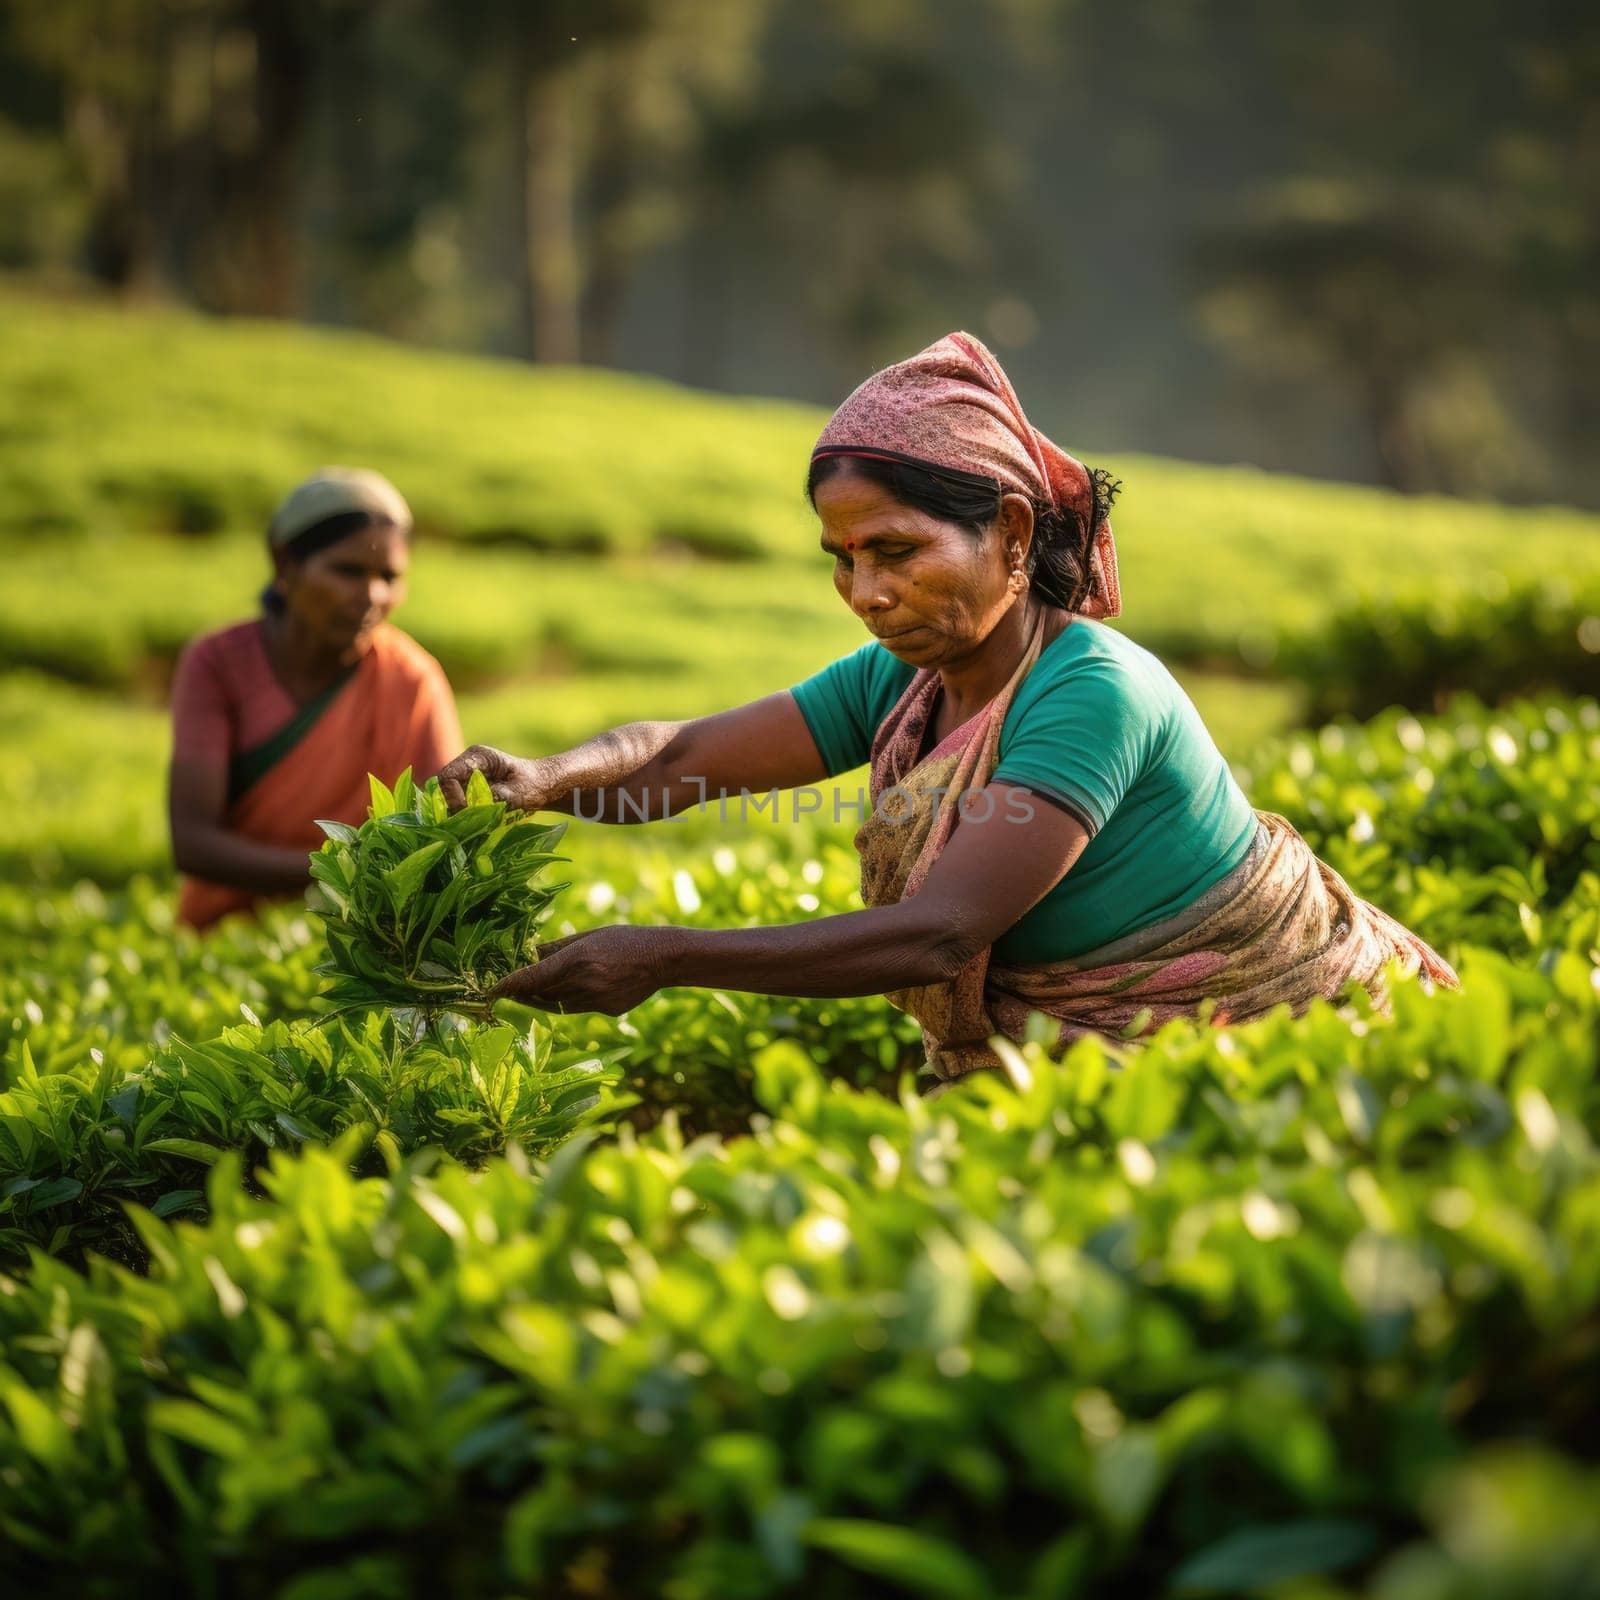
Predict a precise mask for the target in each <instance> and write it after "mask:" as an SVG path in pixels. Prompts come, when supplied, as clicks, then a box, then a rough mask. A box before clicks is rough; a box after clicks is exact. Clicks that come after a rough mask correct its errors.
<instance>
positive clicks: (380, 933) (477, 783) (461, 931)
mask: <svg viewBox="0 0 1600 1600" xmlns="http://www.w3.org/2000/svg"><path fill="white" fill-rule="evenodd" d="M319 826H320V827H321V828H322V830H323V832H324V833H326V834H327V835H328V838H327V842H326V843H324V844H323V846H322V848H321V849H320V850H318V851H317V852H316V854H315V855H313V856H312V858H311V876H312V878H313V879H314V880H315V883H316V887H315V889H314V890H313V891H312V896H313V909H316V910H318V911H319V912H320V913H321V915H322V917H323V921H324V923H325V925H326V927H327V933H328V961H327V962H326V963H325V964H324V965H323V966H322V967H321V968H320V969H319V970H321V971H323V972H325V973H327V974H329V975H330V976H331V977H332V980H333V981H332V982H331V983H330V984H329V985H328V987H327V989H326V991H325V995H324V997H325V998H326V999H327V1000H329V1001H330V1002H332V1003H333V1004H334V1005H336V1006H338V1007H340V1008H343V1009H358V1008H372V1007H382V1006H390V1007H414V1008H416V1009H417V1010H418V1011H420V1012H422V1013H424V1014H430V1015H431V1014H437V1013H439V1012H443V1011H455V1012H459V1013H462V1014H464V1015H467V1016H474V1017H479V1018H487V1017H488V1016H489V1015H490V1013H491V1011H492V1009H493V1001H492V999H491V998H490V991H491V990H492V989H493V988H494V986H495V985H496V984H497V983H498V982H499V981H500V980H501V979H502V978H504V977H506V976H508V975H509V974H510V973H512V972H514V971H516V970H517V968H519V967H523V966H526V965H528V964H529V963H530V962H532V961H536V960H537V959H538V951H537V947H536V945H535V943H534V934H535V932H536V930H537V929H538V928H539V927H540V926H541V925H542V924H543V923H544V921H545V920H546V918H547V917H548V916H549V912H550V902H551V901H552V900H553V899H554V898H555V896H556V895H557V894H558V893H559V892H560V891H561V890H562V889H564V888H566V887H567V885H566V884H557V885H554V886H551V885H547V884H544V883H542V882H541V881H540V875H541V873H542V871H543V869H544V868H545V867H546V866H548V865H549V864H550V862H552V861H558V860H561V859H563V858H562V857H559V856H556V855H554V854H553V853H552V852H551V849H550V847H551V846H552V845H554V844H555V843H556V842H557V841H558V840H559V839H560V837H561V835H562V833H563V832H564V831H565V828H566V824H565V823H555V824H551V825H547V824H544V823H540V822H538V821H536V820H535V819H534V818H533V817H531V816H525V815H523V814H521V813H519V812H516V811H513V810H512V809H511V808H509V807H508V806H506V805H505V804H504V803H503V802H501V801H497V800H495V799H494V798H493V796H492V795H491V794H490V792H489V785H488V783H487V782H486V781H485V779H484V777H483V774H482V773H478V772H475V773H473V775H472V781H471V783H470V784H469V785H468V788H467V804H466V805H465V806H464V807H463V808H462V809H461V810H460V811H458V812H456V813H455V815H454V816H452V815H451V814H450V809H449V806H448V805H447V804H446V802H445V798H444V795H443V794H442V793H441V792H440V790H439V783H438V780H437V779H436V778H430V779H429V780H428V782H427V783H425V784H423V785H422V786H421V787H420V788H419V787H417V785H416V784H415V783H413V782H412V779H411V772H410V769H409V768H408V769H407V770H406V771H405V772H403V773H402V774H401V775H400V778H399V779H398V781H397V782H396V784H395V787H394V789H393V790H392V791H391V790H390V789H389V788H388V787H387V786H386V785H385V784H384V783H383V782H382V781H381V780H379V779H377V778H373V779H372V807H371V810H370V812H369V814H368V817H367V820H366V821H365V822H364V823H363V824H362V825H361V826H360V827H359V828H353V827H351V826H349V825H348V824H347V823H343V822H323V823H321V824H319Z"/></svg>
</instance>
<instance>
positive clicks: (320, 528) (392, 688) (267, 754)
mask: <svg viewBox="0 0 1600 1600" xmlns="http://www.w3.org/2000/svg"><path fill="white" fill-rule="evenodd" d="M267 543H268V547H269V549H270V551H271V555H272V562H273V578H272V582H271V584H270V585H269V586H268V588H267V589H266V591H265V592H264V594H263V596H262V605H263V609H262V614H261V615H260V616H259V617H256V618H254V619H252V620H251V621H249V622H240V623H237V624H235V625H234V626H233V627H230V628H223V629H221V630H219V631H218V632H216V633H210V634H206V635H205V636H204V637H203V638H200V639H197V640H195V641H194V642H193V643H192V644H191V645H190V646H189V647H188V648H187V649H186V650H185V651H184V653H183V656H182V658H181V659H180V660H179V662H178V670H177V677H176V679H175V681H174V684H173V691H172V720H173V751H172V771H171V780H170V785H169V791H168V810H169V816H170V819H171V827H172V854H173V859H174V861H175V862H176V864H177V867H178V870H179V872H180V873H182V874H183V875H184V876H183V882H182V887H181V891H180V894H179V899H178V916H179V919H180V920H181V921H183V922H187V923H189V924H190V925H191V926H192V927H196V928H205V927H208V926H210V925H211V924H212V923H214V922H216V921H217V920H218V919H219V918H220V917H223V916H226V915H227V914H228V913H229V912H233V911H251V910H253V909H254V908H255V906H256V905H257V903H258V902H259V901H261V900H264V899H275V898H285V897H292V896H293V895H295V894H298V893H299V892H300V891H301V890H302V889H303V888H304V886H305V885H306V883H307V882H309V880H310V873H309V870H308V866H307V857H308V855H309V853H310V852H311V851H312V850H314V849H315V848H316V847H317V846H318V845H319V844H320V843H321V841H322V834H321V832H320V830H319V829H318V827H317V822H318V820H319V819H321V818H329V819H332V820H335V821H339V822H348V823H352V824H354V823H359V822H361V821H362V820H363V819H364V818H365V816H366V814H367V804H368V798H369V789H368V783H367V774H368V773H369V772H370V773H375V774H376V775H377V776H378V777H380V778H382V779H383V780H384V781H385V782H391V781H392V780H393V779H394V778H395V777H396V776H397V775H398V774H399V773H400V772H401V771H402V770H403V769H404V768H406V767H408V766H409V767H410V768H411V769H412V770H413V772H414V773H415V774H416V776H417V778H418V780H419V781H420V780H421V779H423V778H425V777H427V776H429V775H431V774H432V773H434V772H435V771H437V770H438V769H439V767H441V766H442V765H443V764H444V762H445V761H446V760H447V759H448V758H449V757H450V756H451V755H452V754H454V752H455V751H457V750H459V749H460V748H461V742H462V741H461V724H460V722H459V720H458V719H457V716H456V707H455V700H454V697H453V696H452V694H451V692H450V684H449V682H448V680H447V679H446V678H445V675H444V671H443V669H442V668H441V667H440V666H439V663H438V662H437V661H435V660H434V659H433V657H432V656H430V655H429V654H428V653H427V651H425V650H424V649H422V647H421V646H420V645H418V644H417V643H416V642H415V641H414V640H412V639H410V638H408V637H407V636H406V635H405V634H404V633H402V632H401V631H400V630H399V629H398V628H395V627H392V626H391V625H390V624H389V622H388V620H387V619H388V616H389V613H390V612H391V611H393V610H394V608H395V607H396V606H397V605H398V604H399V603H400V601H401V599H402V598H403V597H404V594H405V580H406V570H407V568H408V566H409V564H410V560H411V512H410V509H409V508H408V507H407V505H406V502H405V501H404V499H403V498H402V497H401V495H400V493H399V491H398V490H397V489H396V488H395V487H394V485H393V484H391V483H390V482H389V481H388V480H387V479H386V478H383V477H380V476H379V475H378V474H377V473H376V472H365V471H358V470H352V469H350V468H345V467H328V468H325V469H323V470H322V471H321V472H319V473H317V474H316V475H315V476H314V477H312V478H308V479H307V480H306V481H305V482H304V483H302V484H301V485H300V486H299V487H298V488H296V489H295V490H294V491H293V492H292V493H291V494H290V495H289V497H288V498H287V499H286V500H285V501H284V502H283V504H282V505H281V506H279V507H278V510H277V512H276V513H275V514H274V516H273V518H272V521H271V524H270V525H269V527H268V530H267Z"/></svg>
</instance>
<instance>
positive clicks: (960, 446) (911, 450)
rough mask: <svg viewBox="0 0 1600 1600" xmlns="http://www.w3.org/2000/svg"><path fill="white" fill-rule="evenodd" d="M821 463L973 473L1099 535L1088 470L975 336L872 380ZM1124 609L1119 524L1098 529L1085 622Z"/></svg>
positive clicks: (844, 415) (946, 343) (833, 422)
mask: <svg viewBox="0 0 1600 1600" xmlns="http://www.w3.org/2000/svg"><path fill="white" fill-rule="evenodd" d="M819 456H871V457H876V458H878V459H880V460H886V461H905V462H907V463H909V464H910V465H912V466H923V467H935V468H943V469H945V470H946V471H955V472H975V473H980V474H982V475H983V476H984V477H987V478H997V479H999V481H1000V484H1001V487H1002V488H1005V489H1012V490H1015V491H1016V492H1017V493H1018V494H1025V495H1027V496H1028V498H1029V499H1030V500H1035V501H1041V502H1044V503H1046V504H1049V505H1053V506H1056V507H1057V508H1058V509H1060V510H1063V511H1067V512H1072V513H1076V515H1077V516H1078V517H1079V518H1081V519H1082V525H1083V526H1084V527H1085V528H1094V484H1093V480H1092V479H1091V478H1090V476H1089V471H1088V468H1086V467H1085V466H1084V464H1083V463H1082V462H1081V461H1077V460H1074V459H1073V457H1071V456H1069V455H1068V454H1067V452H1066V451H1065V450H1063V449H1061V448H1060V447H1059V446H1058V445H1055V444H1052V443H1051V442H1050V440H1048V439H1047V438H1045V436H1044V435H1043V434H1042V433H1040V432H1039V430H1038V429H1037V428H1035V427H1034V426H1033V425H1032V423H1030V422H1029V421H1028V419H1027V417H1026V416H1025V415H1024V414H1023V410H1022V402H1021V401H1020V400H1018V399H1017V393H1016V390H1015V389H1013V388H1012V387H1011V380H1010V379H1009V378H1007V377H1006V375H1005V372H1004V371H1003V370H1002V368H1001V366H1000V363H999V362H998V361H996V360H995V358H994V357H993V356H992V355H990V353H989V352H988V350H986V349H985V348H984V346H983V344H982V343H981V342H980V341H979V340H977V339H974V338H973V337H972V335H971V334H970V333H951V334H946V335H945V337H944V338H942V339H940V340H939V341H938V343H937V344H931V345H929V346H928V348H927V349H926V350H924V351H923V352H922V353H921V354H920V355H915V356H912V357H911V358H910V359H909V360H907V361H901V362H897V363H896V364H895V365H894V366H892V367H885V368H884V369H883V371H882V372H877V373H874V374H873V375H872V377H870V378H868V379H867V381H866V382H865V383H863V384H862V385H861V387H860V388H859V389H857V390H856V391H855V393H854V394H852V395H851V396H850V398H849V399H848V400H846V401H845V402H844V404H843V405H842V406H840V407H839V409H838V410H837V411H835V412H834V414H833V416H832V417H831V418H830V419H829V422H828V425H827V427H825V428H824V429H823V430H822V437H821V438H820V439H818V440H817V447H816V449H815V450H813V451H812V453H811V458H812V460H813V461H815V460H816V459H817V458H818V457H819ZM1121 610H1122V591H1121V589H1120V587H1119V586H1118V583H1117V547H1116V544H1115V542H1114V541H1113V539H1112V537H1111V524H1110V522H1109V521H1104V522H1102V523H1101V524H1100V525H1099V527H1097V528H1094V547H1093V550H1092V553H1091V555H1090V581H1089V592H1088V594H1087V595H1086V596H1085V598H1084V599H1083V601H1082V602H1081V603H1080V605H1079V606H1078V611H1079V613H1080V614H1081V615H1083V616H1086V617H1115V616H1117V615H1119V614H1120V613H1121Z"/></svg>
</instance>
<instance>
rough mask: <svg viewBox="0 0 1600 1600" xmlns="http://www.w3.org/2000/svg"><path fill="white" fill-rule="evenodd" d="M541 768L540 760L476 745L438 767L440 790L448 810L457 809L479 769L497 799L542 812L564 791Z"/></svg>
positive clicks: (459, 807)
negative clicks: (469, 782)
mask: <svg viewBox="0 0 1600 1600" xmlns="http://www.w3.org/2000/svg"><path fill="white" fill-rule="evenodd" d="M543 769H544V763H543V762H541V761H537V760H533V761H529V760H524V759H523V758H522V757H521V756H513V755H507V754H506V752H505V751H504V750H496V749H495V748H494V746H493V745H487V744H475V745H473V746H472V747H471V749H468V750H463V751H462V752H461V754H460V755H458V756H457V757H456V758H455V760H454V761H452V762H450V763H449V765H447V766H445V767H442V768H440V771H439V790H440V792H441V793H442V794H443V795H444V797H445V800H446V801H447V802H448V803H449V806H450V809H451V810H452V811H459V810H460V809H461V808H462V806H464V805H465V804H466V803H467V783H468V780H469V779H470V778H471V777H472V774H473V773H474V772H481V773H482V774H483V775H484V777H485V778H487V779H488V780H489V788H490V790H491V792H492V793H493V794H494V797H495V799H496V800H504V801H505V802H506V804H507V805H511V806H516V807H517V808H518V809H519V810H521V811H542V810H544V809H545V808H546V807H547V806H548V805H549V804H550V803H551V802H552V801H553V800H556V799H559V798H560V796H561V794H563V793H564V792H565V791H564V790H559V789H555V788H553V787H552V786H551V785H550V784H549V783H548V782H546V781H545V779H544V777H543V775H542V774H543Z"/></svg>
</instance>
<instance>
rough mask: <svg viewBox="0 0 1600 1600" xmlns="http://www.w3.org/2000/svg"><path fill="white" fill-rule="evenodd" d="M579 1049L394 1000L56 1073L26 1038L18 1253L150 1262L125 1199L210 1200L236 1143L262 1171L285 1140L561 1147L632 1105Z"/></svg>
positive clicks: (8, 1120)
mask: <svg viewBox="0 0 1600 1600" xmlns="http://www.w3.org/2000/svg"><path fill="white" fill-rule="evenodd" d="M576 1056H577V1052H575V1051H573V1050H571V1049H570V1048H561V1049H553V1048H552V1040H551V1038H550V1036H549V1035H547V1034H537V1035H533V1036H527V1037H524V1036H520V1035H519V1034H518V1033H517V1030H516V1029H514V1028H512V1027H508V1026H504V1025H501V1026H496V1027H490V1028H480V1029H476V1030H474V1031H472V1032H471V1033H463V1032H457V1031H453V1030H444V1031H439V1030H434V1031H429V1032H426V1033H423V1034H420V1035H419V1034H418V1033H417V1031H416V1030H415V1029H414V1027H413V1026H412V1025H411V1024H410V1023H409V1022H406V1021H399V1022H397V1021H395V1020H393V1019H389V1020H380V1019H379V1018H378V1017H376V1016H369V1017H368V1018H367V1019H365V1021H364V1023H363V1024H361V1025H356V1024H354V1023H350V1022H345V1023H341V1024H339V1025H338V1026H337V1027H336V1028H335V1029H333V1030H330V1031H322V1030H319V1029H316V1028H304V1027H302V1028H293V1029H292V1028H290V1027H289V1026H288V1025H286V1024H284V1023H282V1022H274V1023H272V1024H271V1025H270V1026H268V1027H265V1028H263V1027H261V1026H259V1025H255V1026H243V1027H236V1028H229V1029H226V1030H224V1031H223V1032H222V1033H221V1034H220V1035H219V1036H218V1037H216V1038H212V1039H207V1040H204V1041H202V1042H200V1043H197V1044H187V1043H184V1042H183V1041H181V1040H174V1041H172V1042H171V1043H170V1044H167V1045H164V1046H163V1047H161V1048H160V1049H158V1050H157V1051H156V1052H155V1053H154V1054H153V1055H152V1056H151V1057H150V1059H149V1061H148V1063H147V1064H146V1065H144V1066H142V1067H141V1068H139V1069H138V1070H136V1071H131V1072H124V1071H119V1070H118V1068H117V1067H116V1066H114V1065H113V1064H112V1063H111V1062H110V1061H107V1060H106V1059H104V1057H103V1055H101V1053H100V1052H99V1051H94V1052H92V1053H91V1059H90V1060H89V1062H87V1063H85V1064H83V1065H80V1066H76V1067H60V1066H58V1067H56V1069H55V1070H53V1071H49V1072H41V1071H40V1070H39V1068H38V1066H37V1065H36V1064H35V1062H34V1060H33V1057H32V1053H31V1051H30V1049H29V1047H28V1045H27V1044H26V1043H23V1044H21V1045H20V1046H15V1045H14V1046H13V1047H12V1049H11V1050H10V1051H9V1052H8V1060H7V1062H6V1070H5V1078H4V1083H5V1092H4V1093H0V1175H3V1176H0V1262H5V1261H7V1260H8V1259H9V1260H10V1261H12V1263H13V1264H15V1262H16V1261H17V1259H18V1258H19V1257H21V1256H23V1253H24V1251H25V1249H26V1247H28V1246H30V1245H31V1246H35V1247H37V1248H39V1249H42V1250H44V1251H45V1252H46V1253H47V1254H49V1255H53V1256H61V1257H65V1258H67V1259H70V1260H78V1259H80V1258H81V1256H82V1255H83V1253H84V1252H85V1251H88V1250H93V1251H97V1252H99V1253H100V1254H102V1255H107V1256H111V1257H112V1258H114V1259H117V1260H121V1261H127V1262H132V1263H138V1262H141V1261H142V1260H143V1251H142V1249H141V1247H140V1246H139V1243H138V1240H137V1236H136V1235H135V1234H134V1233H133V1232H132V1230H131V1229H130V1228H129V1226H128V1221H127V1216H126V1213H125V1210H124V1204H123V1203H124V1202H127V1201H137V1202H138V1203H140V1204H141V1205H144V1206H146V1207H148V1208H149V1209H150V1211H151V1212H152V1213H153V1214H154V1215H155V1216H158V1217H160V1216H170V1215H174V1214H177V1213H179V1212H184V1211H193V1210H195V1209H196V1208H197V1207H200V1206H202V1205H203V1201H204V1194H203V1190H202V1188H201V1187H200V1185H201V1183H202V1182H203V1179H204V1177H205V1173H206V1169H207V1168H208V1167H210V1166H212V1165H214V1164H215V1163H216V1162H217V1161H219V1160H220V1159H221V1158H222V1156H223V1154H224V1153H225V1152H228V1151H237V1152H239V1153H240V1154H241V1155H242V1156H243V1158H244V1161H245V1167H244V1171H245V1173H246V1175H249V1174H251V1173H253V1171H254V1169H255V1167H256V1166H258V1165H259V1164H260V1163H261V1162H262V1161H263V1160H264V1159H265V1158H266V1156H267V1155H268V1153H269V1152H271V1151H273V1150H282V1149H296V1148H298V1147H299V1146H300V1145H302V1144H305V1143H307V1142H308V1141H310V1142H314V1143H328V1142H329V1141H331V1140H333V1139H335V1138H336V1137H339V1136H342V1135H346V1134H348V1135H349V1137H348V1138H347V1139H346V1140H345V1148H346V1149H347V1151H348V1152H349V1153H350V1155H351V1158H352V1160H353V1161H355V1163H356V1165H357V1169H358V1170H364V1169H370V1170H382V1166H383V1163H385V1162H387V1163H390V1164H394V1163H397V1162H398V1161H399V1159H400V1157H401V1155H402V1154H403V1153H405V1152H406V1151H410V1150H415V1149H417V1148H419V1147H422V1146H427V1147H429V1148H433V1149H437V1150H441V1151H445V1152H447V1153H449V1154H451V1155H453V1156H455V1157H457V1158H459V1159H461V1160H463V1161H468V1162H478V1161H481V1160H482V1159H483V1158H484V1157H486V1156H488V1155H490V1154H498V1153H499V1152H501V1151H503V1150H504V1149H505V1148H506V1146H507V1145H508V1144H512V1143H515V1144H517V1145H519V1146H520V1147H521V1148H522V1149H523V1150H524V1151H525V1152H527V1153H528V1154H530V1155H544V1154H547V1153H548V1152H549V1151H551V1150H553V1149H554V1148H555V1147H556V1146H557V1145H559V1144H560V1143H561V1142H563V1141H564V1140H565V1139H567V1138H569V1137H571V1135H572V1134H573V1133H575V1132H576V1131H577V1130H578V1129H580V1128H582V1127H584V1126H587V1125H588V1124H589V1123H590V1122H592V1121H593V1120H595V1119H596V1118H597V1117H599V1116H602V1115H606V1116H609V1115H610V1114H611V1113H612V1112H614V1111H615V1110H617V1109H620V1108H621V1107H622V1106H624V1105H626V1103H627V1102H626V1101H625V1100H618V1099H617V1098H616V1096H615V1095H613V1094H612V1093H611V1092H610V1090H611V1088H612V1086H613V1085H614V1083H615V1079H616V1073H615V1070H614V1068H608V1067H607V1064H606V1063H605V1062H604V1061H602V1060H600V1059H598V1058H590V1059H588V1060H584V1061H580V1060H577V1059H576ZM96 1057H99V1059H95V1058H96Z"/></svg>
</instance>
